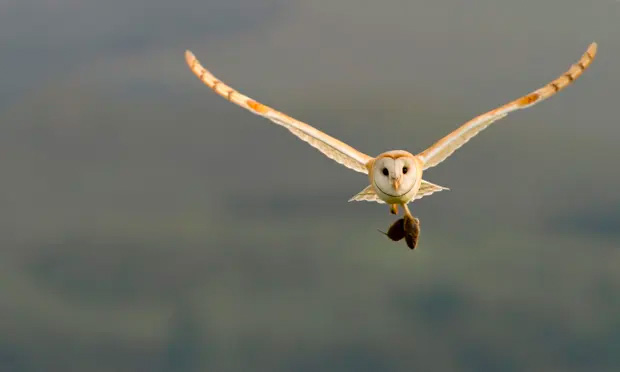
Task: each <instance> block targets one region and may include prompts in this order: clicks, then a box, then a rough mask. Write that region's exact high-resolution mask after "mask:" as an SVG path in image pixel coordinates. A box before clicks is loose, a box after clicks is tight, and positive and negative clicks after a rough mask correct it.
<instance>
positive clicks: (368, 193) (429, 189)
mask: <svg viewBox="0 0 620 372" xmlns="http://www.w3.org/2000/svg"><path fill="white" fill-rule="evenodd" d="M443 190H450V189H449V188H447V187H443V186H439V185H435V184H434V183H430V182H428V181H425V180H422V183H421V184H420V188H419V189H418V192H417V193H416V194H415V197H414V198H413V199H414V200H415V199H422V198H423V197H425V196H427V195H430V194H433V193H436V192H438V191H443ZM349 201H350V202H351V201H370V202H372V201H374V202H377V203H380V204H385V202H384V201H383V200H381V198H379V195H377V193H376V192H375V189H374V187H372V185H369V186H368V187H366V188H365V189H364V190H362V191H360V192H358V193H357V194H355V196H353V197H352V198H351V199H349Z"/></svg>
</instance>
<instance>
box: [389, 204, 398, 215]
mask: <svg viewBox="0 0 620 372" xmlns="http://www.w3.org/2000/svg"><path fill="white" fill-rule="evenodd" d="M390 213H392V214H398V204H392V205H390Z"/></svg>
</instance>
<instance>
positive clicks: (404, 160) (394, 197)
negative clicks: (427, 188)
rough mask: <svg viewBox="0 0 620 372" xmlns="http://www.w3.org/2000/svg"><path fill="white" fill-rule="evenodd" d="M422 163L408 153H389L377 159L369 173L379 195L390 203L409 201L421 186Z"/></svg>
mask: <svg viewBox="0 0 620 372" xmlns="http://www.w3.org/2000/svg"><path fill="white" fill-rule="evenodd" d="M421 171H422V167H421V164H420V161H419V160H418V159H417V158H416V157H415V156H414V155H412V154H411V153H409V152H407V151H388V152H385V153H383V154H381V155H379V156H377V158H376V159H375V161H374V162H373V164H372V169H371V171H370V173H369V175H370V181H371V184H372V185H373V187H374V188H375V191H376V193H377V195H378V196H379V197H380V198H381V199H383V200H384V201H386V202H388V203H399V202H404V201H409V199H410V196H411V194H412V193H415V192H416V188H417V187H419V186H420V181H421Z"/></svg>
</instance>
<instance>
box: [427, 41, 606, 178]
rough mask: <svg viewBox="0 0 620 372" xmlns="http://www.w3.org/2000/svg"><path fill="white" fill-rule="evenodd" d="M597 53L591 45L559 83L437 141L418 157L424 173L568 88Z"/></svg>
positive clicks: (495, 111)
mask: <svg viewBox="0 0 620 372" xmlns="http://www.w3.org/2000/svg"><path fill="white" fill-rule="evenodd" d="M596 49H597V45H596V43H592V44H590V46H589V47H588V49H587V50H586V52H585V53H584V54H583V56H581V59H579V61H578V62H577V63H576V64H574V65H572V66H571V67H570V68H569V69H568V71H566V72H565V73H564V74H562V75H561V76H560V77H558V78H557V79H555V80H553V81H552V82H550V83H549V84H547V85H545V86H544V87H542V88H540V89H538V90H535V91H533V92H532V93H530V94H528V95H525V96H523V97H521V98H517V99H516V100H514V101H512V102H509V103H507V104H505V105H503V106H500V107H498V108H496V109H494V110H491V111H489V112H487V113H485V114H482V115H480V116H478V117H475V118H473V119H472V120H470V121H468V122H467V123H465V124H463V125H462V126H461V127H459V128H458V129H457V130H455V131H453V132H452V133H450V134H448V135H447V136H445V137H444V138H442V139H440V140H439V141H437V142H436V143H435V144H434V145H432V146H431V147H429V148H428V149H426V150H425V151H424V152H421V153H420V154H418V156H419V157H420V158H421V159H422V161H423V162H424V169H427V168H430V167H434V166H435V165H437V164H439V163H441V162H442V161H444V160H445V159H446V158H447V157H448V156H450V155H451V154H452V153H453V152H454V151H456V150H457V149H458V148H459V147H461V146H463V145H464V144H465V143H467V141H469V140H470V139H471V138H472V137H474V136H475V135H476V134H478V133H479V132H480V131H481V130H483V129H485V128H486V127H488V126H489V125H491V123H493V122H494V121H496V120H499V119H501V118H503V117H504V116H506V115H508V113H510V112H512V111H515V110H518V109H522V108H526V107H530V106H532V105H535V104H537V103H538V102H541V101H543V100H544V99H547V98H549V97H551V96H553V95H554V94H556V93H557V92H559V91H560V90H562V89H564V88H566V87H567V86H568V85H569V84H570V83H572V82H573V81H575V80H576V79H577V78H578V77H579V76H581V74H582V73H583V72H584V71H585V70H586V69H587V68H588V66H590V64H591V63H592V61H593V60H594V57H595V56H596Z"/></svg>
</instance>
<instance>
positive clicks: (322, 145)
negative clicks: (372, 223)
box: [185, 43, 597, 249]
mask: <svg viewBox="0 0 620 372" xmlns="http://www.w3.org/2000/svg"><path fill="white" fill-rule="evenodd" d="M596 51H597V45H596V43H592V44H590V46H589V47H588V49H587V50H586V52H585V53H584V54H583V55H582V56H581V58H580V59H579V61H577V63H575V64H573V65H572V66H571V67H570V68H569V69H568V70H566V71H565V72H564V73H563V74H562V75H560V76H559V77H558V78H556V79H555V80H552V81H551V82H549V83H548V84H546V85H544V86H543V87H541V88H539V89H537V90H535V91H532V92H531V93H529V94H526V95H524V96H522V97H519V98H517V99H515V100H513V101H511V102H508V103H506V104H505V105H503V106H499V107H497V108H495V109H493V110H491V111H488V112H486V113H484V114H482V115H479V116H477V117H475V118H473V119H471V120H470V121H468V122H466V123H465V124H462V125H461V126H460V127H459V128H457V129H456V130H454V131H453V132H452V133H450V134H448V135H447V136H445V137H443V138H442V139H440V140H439V141H437V142H436V143H435V144H433V145H432V146H430V147H429V148H427V149H426V150H424V151H422V152H419V153H417V154H415V155H414V154H412V153H410V152H407V151H403V150H392V151H387V152H384V153H382V154H380V155H378V156H370V155H367V154H365V153H363V152H360V151H358V150H356V149H355V148H353V147H351V146H349V145H347V144H346V143H344V142H342V141H340V140H338V139H336V138H334V137H331V136H330V135H328V134H326V133H324V132H322V131H320V130H318V129H316V128H314V127H312V126H310V125H308V124H306V123H304V122H302V121H299V120H297V119H294V118H293V117H291V116H289V115H286V114H284V113H282V112H280V111H277V110H275V109H273V108H271V107H269V106H267V105H264V104H262V103H260V102H257V101H255V100H253V99H252V98H250V97H248V96H246V95H244V94H242V93H240V92H238V91H237V90H235V89H233V88H231V87H230V86H228V85H227V84H225V83H224V82H222V81H221V80H219V79H218V78H216V77H215V76H214V75H213V74H211V72H209V71H208V70H207V69H206V68H204V67H203V66H202V65H201V64H200V62H199V61H198V59H196V57H195V56H194V54H192V52H190V51H189V50H188V51H186V52H185V60H186V62H187V65H188V66H189V68H190V69H191V71H192V72H193V73H194V74H195V75H196V76H197V77H198V78H199V79H200V81H202V82H203V83H204V84H206V85H207V86H208V87H209V88H211V90H213V91H214V92H215V93H217V94H218V95H220V96H222V97H224V98H225V99H227V100H228V101H230V102H232V103H234V104H236V105H238V106H240V107H242V108H244V109H246V110H248V111H250V112H251V113H253V114H256V115H259V116H262V117H264V118H266V119H268V120H270V121H271V122H273V123H275V124H277V125H279V126H281V127H283V128H285V129H287V130H288V131H290V132H291V133H292V134H293V135H295V136H297V137H299V138H300V139H301V140H302V141H305V142H307V143H308V144H309V145H310V146H312V147H314V148H316V149H317V150H318V151H320V152H321V153H323V154H324V155H325V156H327V157H328V158H331V159H333V160H334V161H336V162H338V163H340V164H342V165H343V166H345V167H347V168H350V169H352V170H354V171H356V172H360V173H364V174H367V175H368V184H369V185H368V186H367V187H366V188H365V189H363V190H362V191H361V192H359V193H358V194H357V195H355V196H354V197H353V198H351V199H350V201H352V200H356V201H359V200H366V201H374V202H378V203H387V204H388V205H389V206H390V212H391V213H392V214H397V213H398V208H399V207H402V208H403V210H404V217H403V218H401V219H399V220H397V221H396V222H395V223H394V224H393V225H392V226H391V227H390V229H389V230H388V232H387V233H385V234H386V235H387V236H388V237H389V238H390V239H392V240H396V241H398V240H402V239H405V241H406V242H407V245H408V246H409V248H411V249H413V248H415V246H416V244H417V240H418V236H419V233H420V221H419V220H418V219H417V218H415V217H413V216H412V215H411V213H410V212H409V208H408V207H407V204H408V203H411V202H413V201H414V200H417V199H420V198H422V197H424V196H427V195H430V194H433V193H435V192H438V191H442V190H446V188H445V187H442V186H439V185H435V184H433V183H431V182H428V181H426V180H423V179H422V173H423V172H424V171H426V170H427V169H429V168H432V167H434V166H436V165H438V164H439V163H441V162H442V161H444V160H446V159H447V158H448V157H449V156H450V155H452V153H453V152H454V151H456V150H457V149H458V148H460V147H461V146H463V145H464V144H465V143H467V142H468V141H469V140H470V139H471V138H472V137H474V136H475V135H477V134H478V133H479V132H480V131H482V130H483V129H485V128H487V127H488V126H489V125H491V124H492V123H494V122H495V121H497V120H499V119H502V118H504V117H505V116H506V115H508V114H509V113H511V112H513V111H516V110H519V109H524V108H528V107H530V106H533V105H535V104H537V103H538V102H542V101H543V100H545V99H547V98H549V97H551V96H553V95H555V94H556V93H558V92H559V91H561V90H562V89H564V88H566V87H567V86H569V85H570V84H571V83H573V82H574V81H575V80H577V79H578V78H579V77H580V76H581V74H583V72H584V71H585V70H586V69H587V68H588V67H589V66H590V64H591V63H592V61H593V60H594V57H595V56H596ZM413 125H418V126H423V125H425V123H421V122H417V123H416V122H414V124H413ZM378 130H379V131H380V129H378ZM364 135H367V136H372V133H364ZM246 152H248V153H251V151H250V150H247V151H246ZM250 156H251V155H250ZM284 156H286V154H284ZM252 160H253V166H257V167H260V168H261V169H263V168H267V167H269V166H270V164H271V163H270V162H269V159H252ZM532 166H536V165H535V164H534V165H532ZM295 170H300V171H308V169H303V168H302V169H299V168H298V167H297V168H295ZM252 182H256V180H253V181H252Z"/></svg>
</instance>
